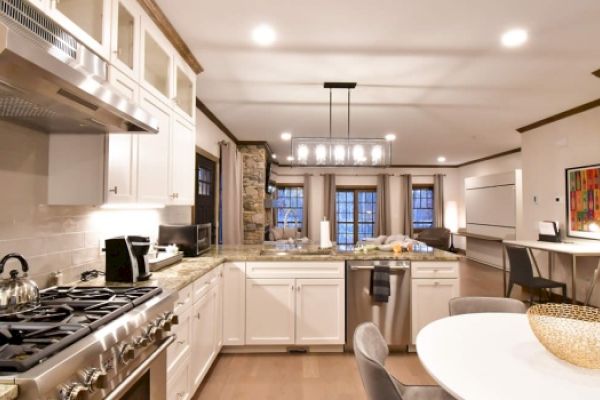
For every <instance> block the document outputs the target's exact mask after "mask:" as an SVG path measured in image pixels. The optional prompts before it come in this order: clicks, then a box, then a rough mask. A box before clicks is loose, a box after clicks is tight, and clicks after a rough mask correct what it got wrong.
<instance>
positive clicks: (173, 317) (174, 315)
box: [169, 313, 179, 325]
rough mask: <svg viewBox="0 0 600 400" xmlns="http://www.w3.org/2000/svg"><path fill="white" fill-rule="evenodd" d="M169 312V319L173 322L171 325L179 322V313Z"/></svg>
mask: <svg viewBox="0 0 600 400" xmlns="http://www.w3.org/2000/svg"><path fill="white" fill-rule="evenodd" d="M170 314H171V316H170V317H169V319H170V320H171V324H173V325H177V324H179V315H177V314H173V313H170Z"/></svg>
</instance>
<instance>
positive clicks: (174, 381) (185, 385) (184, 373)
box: [167, 353, 193, 400]
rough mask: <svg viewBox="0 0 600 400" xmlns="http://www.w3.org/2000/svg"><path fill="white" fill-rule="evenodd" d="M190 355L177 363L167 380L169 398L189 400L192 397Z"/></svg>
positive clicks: (168, 399)
mask: <svg viewBox="0 0 600 400" xmlns="http://www.w3.org/2000/svg"><path fill="white" fill-rule="evenodd" d="M190 358H191V357H190V355H189V354H188V353H186V355H185V359H184V360H181V362H179V363H177V364H176V365H175V368H174V369H173V370H172V371H171V373H170V374H168V376H169V380H168V382H167V388H168V390H167V400H188V399H190V398H191V397H192V394H193V393H191V391H190V390H191V385H190Z"/></svg>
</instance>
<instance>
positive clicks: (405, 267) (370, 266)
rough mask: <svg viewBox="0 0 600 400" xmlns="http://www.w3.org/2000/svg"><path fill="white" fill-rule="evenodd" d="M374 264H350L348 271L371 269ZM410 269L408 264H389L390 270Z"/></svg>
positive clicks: (373, 267)
mask: <svg viewBox="0 0 600 400" xmlns="http://www.w3.org/2000/svg"><path fill="white" fill-rule="evenodd" d="M373 269H375V266H374V265H352V266H351V267H350V271H373ZM409 269H410V265H396V266H391V267H390V271H407V270H409Z"/></svg>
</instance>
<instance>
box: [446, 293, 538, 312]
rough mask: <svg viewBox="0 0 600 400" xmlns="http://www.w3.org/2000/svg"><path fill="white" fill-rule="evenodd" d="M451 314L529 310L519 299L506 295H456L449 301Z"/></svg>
mask: <svg viewBox="0 0 600 400" xmlns="http://www.w3.org/2000/svg"><path fill="white" fill-rule="evenodd" d="M449 307H450V315H461V314H475V313H512V314H524V313H525V312H527V307H526V306H525V304H524V303H523V302H522V301H520V300H517V299H510V298H504V297H455V298H453V299H450V302H449Z"/></svg>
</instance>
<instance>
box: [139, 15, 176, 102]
mask: <svg viewBox="0 0 600 400" xmlns="http://www.w3.org/2000/svg"><path fill="white" fill-rule="evenodd" d="M141 44H142V71H141V72H142V77H141V78H142V79H141V81H142V82H141V83H142V86H143V87H145V88H146V89H147V90H148V91H150V92H151V93H153V94H155V95H158V96H160V97H163V98H166V99H168V100H169V101H170V100H171V93H172V85H171V82H172V81H171V79H172V76H173V75H172V70H173V50H172V48H171V45H170V43H169V42H168V41H167V39H166V38H165V37H164V35H163V34H162V32H161V31H160V30H159V29H158V28H157V27H156V26H155V25H154V24H152V23H151V21H149V20H148V18H146V17H143V18H142V41H141Z"/></svg>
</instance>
